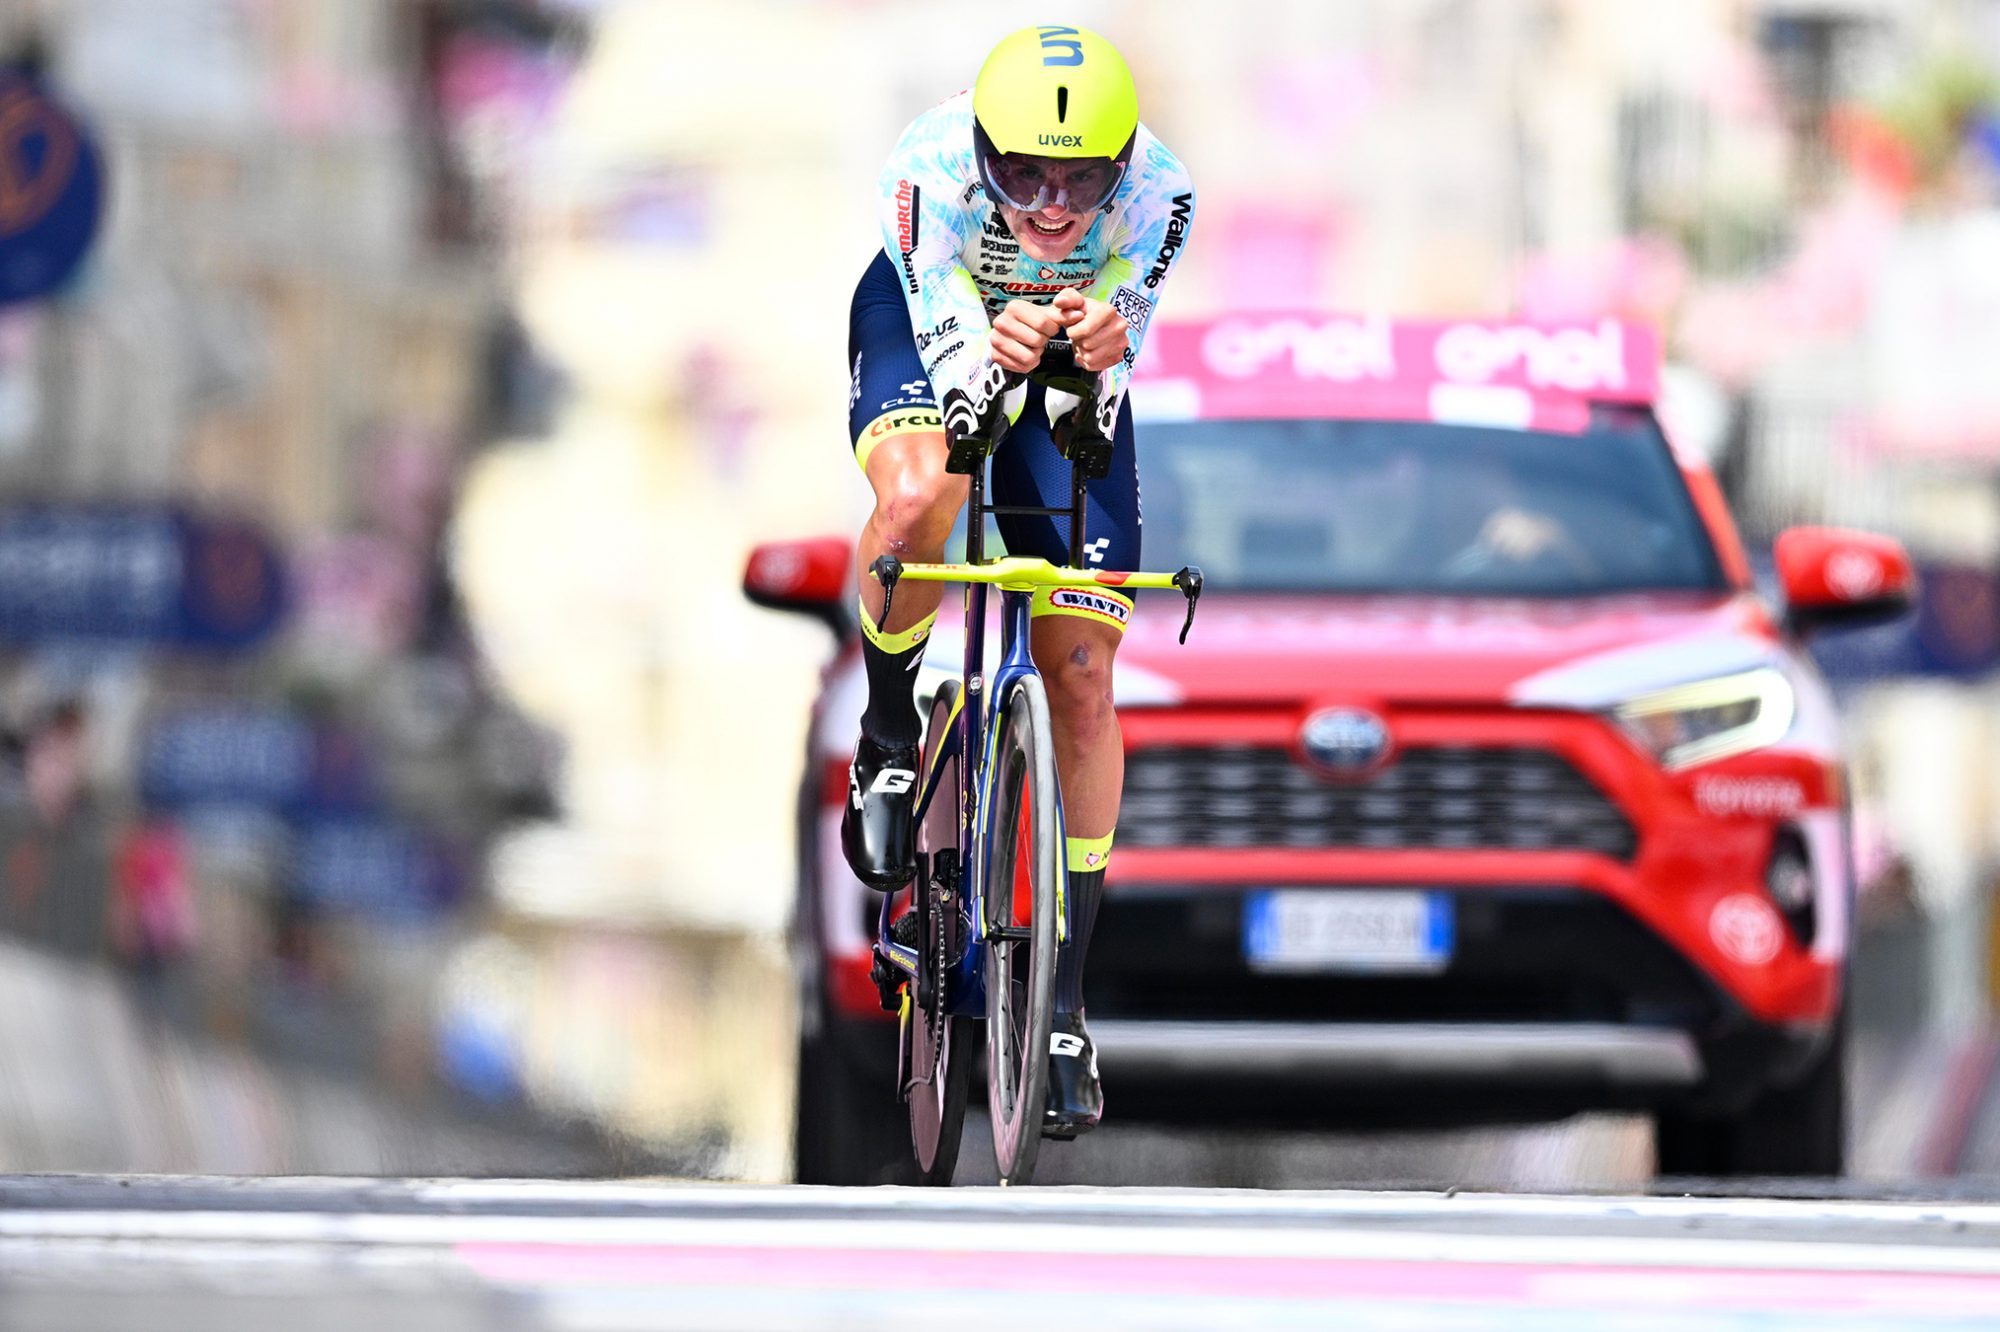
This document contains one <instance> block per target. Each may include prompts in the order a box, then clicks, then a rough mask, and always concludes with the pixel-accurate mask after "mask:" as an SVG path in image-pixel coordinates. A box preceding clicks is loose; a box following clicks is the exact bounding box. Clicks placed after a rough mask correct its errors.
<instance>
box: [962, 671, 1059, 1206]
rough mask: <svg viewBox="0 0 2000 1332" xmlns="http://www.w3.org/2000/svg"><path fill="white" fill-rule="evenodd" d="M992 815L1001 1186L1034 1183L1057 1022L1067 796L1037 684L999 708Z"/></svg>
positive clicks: (989, 914) (994, 1094) (990, 1044)
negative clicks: (1059, 894)
mask: <svg viewBox="0 0 2000 1332" xmlns="http://www.w3.org/2000/svg"><path fill="white" fill-rule="evenodd" d="M997 725H998V726H999V728H1000V729H999V733H998V736H997V738H996V742H995V745H994V749H993V758H992V764H993V770H992V772H991V773H990V774H989V781H990V785H989V787H988V788H987V789H988V794H987V799H988V802H989V803H988V805H987V807H986V810H985V815H986V823H985V843H986V844H985V852H986V854H985V856H984V860H985V873H984V884H983V889H984V891H983V894H982V895H983V898H984V907H983V909H984V912H985V924H986V952H985V957H984V970H985V981H986V1095H987V1103H988V1107H989V1109H990V1112H991V1114H992V1118H993V1159H994V1164H995V1165H996V1166H997V1167H998V1169H999V1174H1000V1182H1001V1183H1002V1184H1025V1183H1027V1182H1028V1181H1029V1180H1030V1179H1032V1178H1033V1177H1034V1173H1035V1156H1036V1153H1037V1152H1038V1151H1039V1150H1040V1147H1041V1141H1042V1114H1043V1101H1044V1099H1045V1097H1046V1096H1047V1085H1048V1072H1049V1031H1050V1027H1051V1025H1052V1023H1053V1021H1054V1017H1055V977H1056V912H1057V902H1056V886H1057V884H1058V882H1059V880H1060V875H1061V874H1062V810H1061V794H1060V792H1059V789H1058V787H1057V784H1056V756H1055V749H1054V746H1053V744H1052V742H1051V739H1050V737H1051V734H1052V733H1051V730H1050V727H1049V703H1048V697H1047V695H1046V694H1045V693H1044V692H1043V690H1042V682H1041V679H1040V677H1038V676H1034V675H1024V676H1022V677H1021V678H1020V679H1019V680H1017V681H1015V683H1014V685H1013V687H1012V689H1010V690H1009V691H1008V694H1007V697H1006V699H1005V701H1004V702H1003V704H1002V707H1001V711H1000V718H999V721H998V723H997Z"/></svg>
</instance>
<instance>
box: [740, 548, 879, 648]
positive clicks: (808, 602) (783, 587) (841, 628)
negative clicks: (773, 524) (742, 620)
mask: <svg viewBox="0 0 2000 1332" xmlns="http://www.w3.org/2000/svg"><path fill="white" fill-rule="evenodd" d="M853 563H854V542H853V540H852V539H850V538H848V537H814V538H811V539H809V540H805V541H766V542H764V543H763V544H762V545H760V546H757V547H756V548H755V549H753V550H752V551H751V552H750V558H749V559H748V560H747V561H745V562H744V565H743V595H744V596H746V597H748V598H749V599H750V600H751V601H753V602H755V603H756V604H757V605H759V606H765V607H768V608H770V609H771V610H782V611H797V612H798V613H800V614H802V615H810V616H812V617H813V618H814V619H816V620H818V621H819V622H820V623H822V624H824V625H825V626H826V627H827V628H829V629H831V630H833V633H834V637H836V638H843V639H844V638H846V637H847V636H848V635H849V634H850V633H852V632H853V630H854V623H853V619H852V617H851V616H850V615H849V614H848V608H849V607H850V606H852V605H853V604H854V589H853V588H852V587H851V586H850V585H849V582H848V571H849V570H850V569H851V568H852V566H853Z"/></svg>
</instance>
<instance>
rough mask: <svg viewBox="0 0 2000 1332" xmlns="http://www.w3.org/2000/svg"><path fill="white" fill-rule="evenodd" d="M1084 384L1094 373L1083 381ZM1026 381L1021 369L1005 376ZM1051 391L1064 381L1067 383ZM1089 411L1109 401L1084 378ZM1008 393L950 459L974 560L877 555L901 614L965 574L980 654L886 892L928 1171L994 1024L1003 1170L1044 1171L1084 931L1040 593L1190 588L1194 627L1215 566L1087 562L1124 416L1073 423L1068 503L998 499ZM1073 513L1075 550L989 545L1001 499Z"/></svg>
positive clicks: (1006, 510) (931, 727)
mask: <svg viewBox="0 0 2000 1332" xmlns="http://www.w3.org/2000/svg"><path fill="white" fill-rule="evenodd" d="M1071 382H1072V384H1073V385H1074V386H1075V387H1076V388H1077V389H1079V390H1082V389H1084V388H1085V387H1086V386H1084V385H1082V384H1080V383H1076V382H1075V381H1071ZM1005 383H1006V387H1007V390H1008V391H1009V392H1011V391H1012V390H1013V389H1015V388H1017V387H1018V386H1019V377H1018V376H1009V377H1008V379H1007V380H1006V381H1005ZM1050 388H1051V391H1057V386H1056V385H1055V384H1051V386H1050ZM1076 396H1078V397H1079V398H1080V399H1081V400H1080V401H1079V402H1078V404H1077V406H1076V407H1075V409H1074V411H1075V415H1074V416H1072V417H1070V418H1068V419H1069V420H1070V421H1072V422H1079V423H1081V422H1088V421H1091V420H1093V419H1094V411H1093V406H1094V404H1093V402H1092V401H1091V400H1090V398H1089V397H1088V396H1086V395H1085V393H1084V392H1078V393H1077V394H1076ZM1005 419H1006V418H1005V417H1004V416H1003V415H1002V414H1001V413H1000V412H999V411H998V410H997V409H996V410H995V411H994V412H993V415H992V417H991V419H990V420H989V421H988V422H987V423H985V425H984V428H983V429H982V430H980V431H978V432H977V433H970V432H969V433H967V434H966V435H964V436H963V437H961V438H959V439H957V440H955V441H954V443H953V446H952V452H951V456H950V458H949V460H948V461H947V463H946V470H948V471H951V472H955V473H959V474H963V475H968V476H969V477H970V491H969V495H968V498H967V505H966V515H967V518H966V542H965V562H964V563H962V564H905V563H903V562H902V561H900V560H898V559H897V558H895V557H894V556H883V557H882V558H880V559H877V560H876V561H875V562H874V564H872V565H871V566H870V572H871V573H872V574H873V575H874V576H875V577H876V579H878V580H879V581H880V583H881V584H882V622H883V623H887V621H888V618H889V606H890V603H891V602H892V601H893V599H894V597H895V594H896V586H897V584H898V583H900V582H901V581H902V580H904V579H911V580H915V581H920V582H953V583H963V584H964V585H965V640H964V666H963V670H962V673H961V676H960V678H959V679H958V680H955V681H947V682H946V683H945V684H944V685H943V687H941V688H940V689H939V690H938V692H937V695H936V697H935V699H934V700H933V702H932V704H931V709H930V716H929V719H928V723H927V725H926V727H925V731H924V743H923V755H922V761H921V763H920V765H919V768H918V799H917V837H916V876H915V878H914V880H913V881H912V882H911V884H910V885H909V887H908V888H907V889H905V890H903V891H901V892H897V893H888V894H884V895H883V899H882V907H881V915H880V919H879V921H878V924H877V930H876V941H875V949H874V964H873V970H872V975H873V977H874V980H875V984H876V986H877V988H878V990H879V991H880V994H881V998H882V1003H883V1007H885V1008H887V1009H889V1010H890V1011H892V1012H896V1013H897V1014H899V1023H900V1029H901V1039H900V1041H899V1044H898V1050H899V1054H898V1060H897V1084H898V1090H899V1093H900V1095H901V1097H902V1099H903V1100H904V1101H906V1102H907V1103H908V1106H909V1115H910V1145H911V1148H912V1150H913V1151H914V1153H915V1156H916V1165H917V1173H918V1177H919V1179H920V1180H921V1182H923V1183H925V1184H933V1185H943V1184H949V1183H951V1180H952V1176H953V1174H954V1172H955V1171H956V1169H957V1166H958V1152H959V1140H960V1137H961V1136H962V1131H963V1127H964V1119H965V1107H966V1102H967V1099H968V1096H969V1092H970V1087H971V1081H972V1070H973V1065H974V1064H975V1063H976V1062H978V1061H979V1057H980V1052H979V1049H978V1046H979V1036H980V1034H981V1033H980V1027H981V1026H982V1025H983V1027H984V1036H985V1041H984V1045H985V1051H984V1054H985V1059H984V1062H985V1066H986V1079H985V1080H986V1092H987V1097H986V1099H987V1106H988V1110H989V1113H990V1116H991V1119H992V1128H993V1156H994V1163H995V1165H996V1167H997V1169H998V1172H999V1178H1000V1182H1001V1183H1002V1184H1025V1183H1027V1182H1029V1181H1030V1180H1031V1179H1032V1178H1033V1176H1034V1170H1035V1160H1036V1156H1037V1153H1038V1151H1039V1149H1040V1145H1041V1139H1042V1119H1043V1103H1044V1099H1045V1097H1046V1095H1047V1086H1046V1084H1047V1077H1048V1061H1049V1040H1050V1031H1051V1024H1052V1021H1053V1018H1054V1014H1055V963H1056V948H1057V946H1058V945H1059V943H1060V942H1061V941H1062V940H1064V939H1067V938H1068V937H1069V919H1068V916H1069V911H1068V896H1067V879H1068V875H1067V867H1066V863H1065V858H1064V852H1063V846H1064V834H1063V810H1062V791H1061V786H1060V783H1059V782H1058V780H1057V775H1056V760H1055V749H1054V747H1053V743H1052V734H1051V730H1050V724H1049V706H1048V698H1047V695H1046V693H1045V691H1044V689H1043V685H1042V679H1041V676H1040V675H1039V674H1038V673H1037V672H1036V670H1035V663H1034V658H1033V657H1032V656H1031V655H1030V652H1029V646H1028V644H1029V632H1028V629H1029V616H1028V611H1029V604H1030V601H1031V599H1032V597H1033V594H1034V592H1035V589H1037V588H1041V587H1091V586H1098V587H1110V588H1117V589H1119V590H1121V591H1123V590H1128V589H1141V588H1160V589H1164V588H1174V589H1176V590H1178V591H1179V592H1180V593H1181V594H1182V595H1183V596H1184V597H1186V598H1187V619H1186V620H1185V621H1184V622H1183V623H1182V625H1181V633H1180V638H1181V641H1182V642H1183V643H1185V642H1186V641H1187V634H1188V629H1189V628H1190V627H1191V626H1192V625H1193V623H1194V611H1195V603H1196V602H1197V601H1198V600H1199V598H1200V596H1201V583H1202V580H1201V570H1200V569H1198V568H1193V567H1187V568H1183V569H1181V570H1180V571H1178V572H1176V573H1171V574H1167V573H1139V572H1123V571H1115V570H1101V569H1087V568H1084V567H1083V565H1084V549H1085V546H1084V501H1085V495H1086V489H1085V488H1086V486H1087V484H1088V483H1089V482H1090V481H1092V480H1094V479H1096V478H1098V477H1101V476H1104V475H1106V474H1107V473H1108V472H1109V471H1110V466H1111V441H1110V439H1109V438H1108V434H1109V432H1108V430H1104V429H1101V428H1100V430H1099V431H1098V432H1097V433H1096V434H1091V433H1090V432H1089V431H1088V430H1087V429H1085V428H1079V429H1076V430H1074V431H1073V432H1071V438H1069V439H1067V440H1064V439H1063V437H1062V434H1061V433H1059V434H1058V442H1059V443H1061V444H1062V445H1063V451H1064V454H1065V456H1066V457H1067V458H1068V459H1069V463H1070V482H1071V484H1070V503H1069V505H1068V507H1066V508H1063V507H1043V506H1035V505H990V504H988V503H987V502H986V490H985V487H986V459H987V458H988V456H990V454H991V452H992V450H993V448H994V447H996V446H997V445H998V444H999V443H1000V442H1001V440H1002V438H1004V435H1005V433H1006V426H1005ZM1003 514H1024V515H1043V516H1048V517H1067V518H1068V519H1069V524H1070V526H1069V567H1067V568H1063V567H1058V566H1056V565H1054V564H1051V563H1050V562H1049V561H1047V560H1043V559H1031V558H1026V557H1022V556H1010V557H1004V558H1000V559H994V560H988V559H986V557H985V527H986V518H987V516H988V515H1003ZM995 587H997V588H998V589H999V590H1000V653H999V661H998V664H997V665H996V667H995V668H994V671H993V674H992V678H991V679H990V680H989V679H988V678H987V676H986V673H985V670H984V666H985V648H986V611H987V589H988V588H995Z"/></svg>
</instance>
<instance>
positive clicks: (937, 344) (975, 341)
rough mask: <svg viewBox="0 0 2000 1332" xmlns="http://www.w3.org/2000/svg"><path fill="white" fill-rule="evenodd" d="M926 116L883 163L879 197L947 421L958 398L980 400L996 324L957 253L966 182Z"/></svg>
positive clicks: (887, 240)
mask: <svg viewBox="0 0 2000 1332" xmlns="http://www.w3.org/2000/svg"><path fill="white" fill-rule="evenodd" d="M929 119H930V117H927V116H926V117H919V118H918V120H917V121H916V122H915V123H913V124H912V125H911V126H910V127H909V129H907V130H905V131H904V132H903V137H902V139H901V140H900V141H899V142H898V143H897V144H896V151H895V152H894V153H893V154H891V155H890V158H889V163H888V165H887V166H885V167H884V168H883V169H882V177H881V186H880V190H879V204H880V214H881V222H882V240H883V246H884V248H886V249H887V250H888V252H889V259H890V261H891V262H892V263H894V264H895V265H896V267H897V271H898V275H899V276H900V278H901V279H902V283H903V295H904V298H905V299H906V300H907V301H908V302H909V307H910V325H911V327H912V329H914V331H915V333H916V339H917V355H918V358H919V359H920V360H922V362H923V366H924V373H925V374H927V375H929V376H930V381H931V385H932V387H933V388H934V389H935V390H936V391H937V394H938V401H939V402H940V403H941V404H942V405H943V406H944V407H945V409H946V410H945V417H946V421H947V423H949V422H950V421H951V420H952V415H953V414H952V411H951V407H952V402H953V399H954V397H957V398H960V399H963V398H965V397H966V396H967V395H972V396H974V397H979V398H980V399H981V400H982V401H983V397H984V394H983V392H982V390H984V389H985V387H986V383H987V376H988V375H989V373H990V372H991V370H992V366H991V362H990V361H989V359H988V346H987V338H988V335H989V334H990V332H991V327H990V326H989V325H988V323H987V322H986V307H985V305H984V304H983V303H982V302H981V300H980V297H979V287H978V285H977V284H976V283H974V282H973V280H972V274H970V273H968V272H966V271H965V264H964V261H963V260H962V259H961V258H960V254H961V252H962V251H963V249H964V247H965V242H966V239H967V237H966V230H967V228H968V227H969V226H970V225H971V221H970V216H969V214H968V213H967V212H966V209H965V206H964V203H963V202H962V201H961V200H960V198H959V191H961V190H963V189H964V188H966V187H965V185H964V184H963V183H962V182H961V183H954V181H953V177H952V175H951V174H950V172H949V169H948V167H947V166H946V163H945V157H944V154H943V152H942V150H941V148H940V147H939V146H938V145H937V143H936V140H935V131H934V130H933V128H932V127H931V126H930V125H929V124H928V123H927V122H928V121H929Z"/></svg>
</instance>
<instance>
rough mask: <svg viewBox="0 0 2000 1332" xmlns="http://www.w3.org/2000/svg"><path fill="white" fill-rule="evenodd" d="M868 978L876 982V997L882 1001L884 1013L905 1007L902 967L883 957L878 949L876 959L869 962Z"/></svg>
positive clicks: (897, 1010) (894, 1011)
mask: <svg viewBox="0 0 2000 1332" xmlns="http://www.w3.org/2000/svg"><path fill="white" fill-rule="evenodd" d="M868 979H869V980H871V981H874V982H875V998H876V999H877V1000H878V1001H879V1002H880V1003H881V1005H882V1011H883V1012H884V1013H896V1012H900V1011H902V1007H903V981H904V979H905V977H904V975H903V972H902V969H901V968H899V967H897V966H896V965H895V964H893V963H892V962H890V961H889V959H888V958H886V957H883V956H882V953H881V950H880V949H877V950H876V951H875V954H874V959H873V960H872V961H871V962H870V963H869V964H868Z"/></svg>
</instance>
